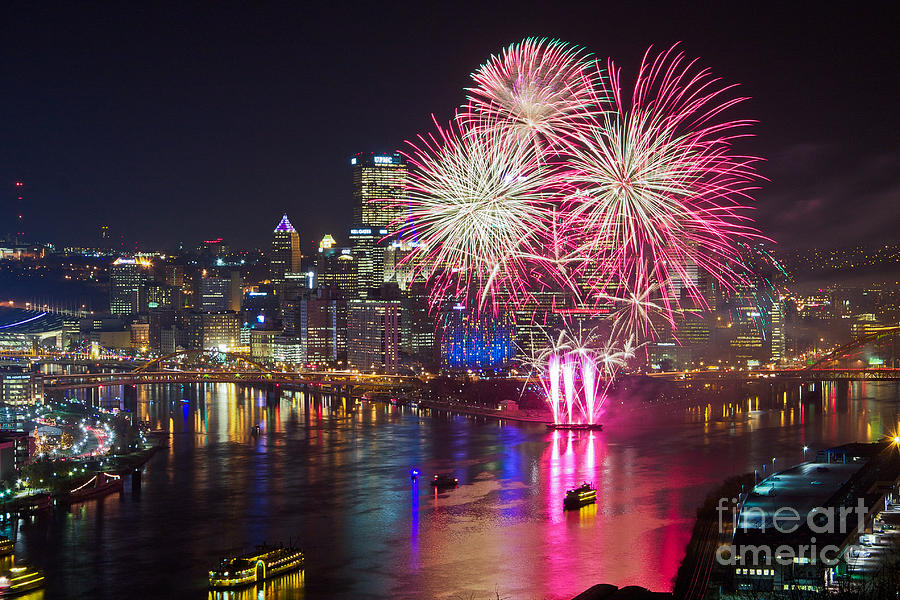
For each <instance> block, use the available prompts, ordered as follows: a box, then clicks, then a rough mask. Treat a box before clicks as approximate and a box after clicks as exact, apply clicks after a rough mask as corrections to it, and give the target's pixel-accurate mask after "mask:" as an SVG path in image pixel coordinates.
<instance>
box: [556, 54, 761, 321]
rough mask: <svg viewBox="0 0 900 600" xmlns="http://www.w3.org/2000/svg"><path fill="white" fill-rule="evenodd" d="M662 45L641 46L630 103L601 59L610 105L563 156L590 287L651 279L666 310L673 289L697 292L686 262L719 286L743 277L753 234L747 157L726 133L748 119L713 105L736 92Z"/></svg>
mask: <svg viewBox="0 0 900 600" xmlns="http://www.w3.org/2000/svg"><path fill="white" fill-rule="evenodd" d="M693 65H694V63H685V61H684V59H683V57H682V55H681V54H673V51H672V50H669V51H668V52H665V53H663V54H661V55H659V56H658V57H656V58H655V59H654V60H653V61H652V62H648V57H647V56H645V58H644V62H643V64H642V65H641V70H640V73H639V75H638V78H637V83H636V84H635V89H634V93H633V95H632V97H631V100H630V102H629V103H626V102H625V101H624V100H623V97H622V94H621V88H620V84H619V73H618V71H617V70H616V69H615V66H614V65H613V64H612V62H610V82H611V83H610V86H611V88H612V89H611V90H610V95H611V96H612V98H613V106H612V110H610V111H606V112H604V113H602V115H600V116H599V117H598V118H597V119H596V120H594V121H593V122H592V123H591V125H590V126H589V127H588V128H586V129H585V130H584V131H582V132H581V133H580V134H579V143H578V144H576V145H574V146H573V148H572V155H571V157H570V158H569V160H568V166H569V168H570V170H569V172H568V173H567V180H568V182H569V183H571V184H572V185H573V186H574V187H575V188H576V190H577V191H576V192H575V193H574V194H573V195H572V196H571V198H570V199H571V204H570V206H569V207H568V213H567V214H568V216H569V225H570V227H569V228H568V229H569V231H570V232H571V233H572V236H573V238H574V239H575V243H576V245H577V248H576V250H575V251H574V253H575V255H577V256H579V257H580V259H581V260H583V261H584V262H583V264H584V266H583V267H582V269H583V270H584V269H588V270H590V272H591V273H592V274H596V277H595V278H594V280H593V283H592V291H593V292H594V293H596V294H599V296H601V297H602V296H604V295H605V294H607V293H608V290H615V292H614V293H616V294H618V295H622V296H625V297H629V298H630V297H633V296H634V297H636V296H641V295H642V294H643V292H644V290H649V289H652V288H655V289H657V290H659V296H660V304H661V305H662V306H663V307H664V309H665V312H666V313H667V315H668V320H669V321H671V313H672V311H673V310H674V309H676V308H677V306H678V302H679V299H678V296H679V294H678V292H679V291H680V289H681V288H683V289H685V290H686V292H687V294H688V296H689V297H690V298H691V299H692V300H693V301H695V302H697V303H698V304H701V305H702V304H703V298H702V296H701V295H700V294H699V292H698V290H697V287H696V285H695V283H696V281H695V276H692V274H691V273H690V272H689V270H691V271H692V270H694V269H695V268H696V270H698V271H700V272H704V273H707V274H709V275H711V276H712V277H713V279H714V280H716V281H718V282H719V283H720V284H722V285H723V286H724V287H726V288H731V287H733V285H735V284H737V283H743V282H746V280H747V278H746V275H747V270H746V268H745V267H744V264H743V262H742V261H741V256H740V245H739V244H740V242H744V241H747V240H751V239H754V238H758V237H759V234H758V232H757V231H756V230H755V229H753V228H752V227H750V226H749V225H748V224H747V222H748V217H747V215H746V210H747V207H746V206H744V205H742V204H741V201H742V200H745V199H747V198H748V192H749V191H750V190H751V189H752V187H751V186H752V181H753V180H754V179H755V174H754V172H753V169H752V166H753V164H754V163H755V162H756V160H757V159H754V158H750V157H744V156H738V155H734V154H733V153H732V152H731V141H732V140H733V139H734V138H735V137H738V136H739V135H740V134H739V133H738V132H739V131H740V129H741V128H742V127H745V126H746V125H748V124H749V122H747V121H725V122H719V121H717V120H716V118H715V117H716V116H717V115H719V114H720V113H721V112H723V111H724V110H726V109H727V108H729V107H731V106H732V105H734V104H736V103H738V102H740V101H741V100H742V99H741V98H736V99H730V100H723V99H722V98H723V94H724V93H725V92H726V91H727V90H728V89H729V88H728V87H724V88H723V87H719V86H717V85H716V80H715V79H714V78H713V77H712V76H711V75H710V74H709V72H708V71H706V70H700V71H699V72H696V73H693V71H694V68H693Z"/></svg>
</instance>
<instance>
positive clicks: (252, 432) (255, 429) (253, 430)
mask: <svg viewBox="0 0 900 600" xmlns="http://www.w3.org/2000/svg"><path fill="white" fill-rule="evenodd" d="M259 432H260V428H259V425H254V426H253V427H251V428H250V435H259Z"/></svg>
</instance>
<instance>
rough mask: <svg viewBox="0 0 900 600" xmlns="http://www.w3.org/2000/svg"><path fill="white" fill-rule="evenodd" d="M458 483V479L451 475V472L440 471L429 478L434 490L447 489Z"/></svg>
mask: <svg viewBox="0 0 900 600" xmlns="http://www.w3.org/2000/svg"><path fill="white" fill-rule="evenodd" d="M458 485H459V479H457V478H456V477H454V476H453V473H440V474H437V475H435V476H434V479H432V480H431V487H433V488H434V489H436V490H449V489H450V488H455V487H457V486H458Z"/></svg>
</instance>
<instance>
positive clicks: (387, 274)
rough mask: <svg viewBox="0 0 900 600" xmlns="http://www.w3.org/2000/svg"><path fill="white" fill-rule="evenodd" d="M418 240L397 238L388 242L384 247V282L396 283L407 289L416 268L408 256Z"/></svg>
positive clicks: (402, 288)
mask: <svg viewBox="0 0 900 600" xmlns="http://www.w3.org/2000/svg"><path fill="white" fill-rule="evenodd" d="M418 245H419V244H418V243H417V242H405V241H402V240H396V241H393V242H390V243H389V244H386V246H385V248H384V279H383V280H384V282H386V283H388V282H392V283H396V284H397V286H398V287H399V288H400V289H401V290H403V291H405V290H406V289H407V288H408V287H409V285H410V283H412V280H413V276H414V275H415V268H414V264H413V262H412V261H409V260H406V259H407V257H408V256H409V255H410V254H411V253H412V252H413V250H414V249H415V248H416V247H417V246H418Z"/></svg>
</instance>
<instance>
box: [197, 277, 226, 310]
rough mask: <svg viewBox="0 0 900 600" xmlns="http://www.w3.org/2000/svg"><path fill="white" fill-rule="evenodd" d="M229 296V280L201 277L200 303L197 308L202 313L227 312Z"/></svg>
mask: <svg viewBox="0 0 900 600" xmlns="http://www.w3.org/2000/svg"><path fill="white" fill-rule="evenodd" d="M230 294H231V279H222V278H219V277H203V278H202V279H200V303H199V306H198V307H197V308H198V309H200V310H202V311H203V312H221V311H225V310H228V307H229V306H228V305H229V296H230Z"/></svg>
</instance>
